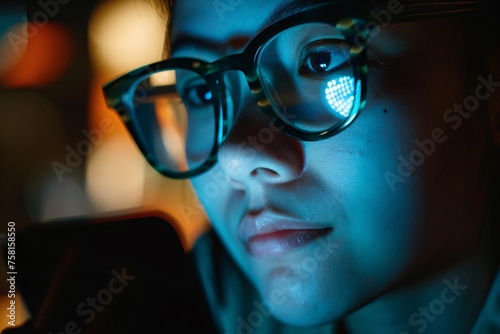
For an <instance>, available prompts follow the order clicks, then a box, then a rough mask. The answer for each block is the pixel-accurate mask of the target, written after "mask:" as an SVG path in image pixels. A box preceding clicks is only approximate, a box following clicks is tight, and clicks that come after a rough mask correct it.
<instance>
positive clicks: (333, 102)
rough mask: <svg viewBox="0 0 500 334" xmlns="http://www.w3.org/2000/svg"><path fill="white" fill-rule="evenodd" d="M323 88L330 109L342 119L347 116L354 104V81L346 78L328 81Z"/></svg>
mask: <svg viewBox="0 0 500 334" xmlns="http://www.w3.org/2000/svg"><path fill="white" fill-rule="evenodd" d="M327 86H328V87H327V88H325V95H326V100H327V101H328V104H329V105H330V107H331V108H332V109H333V110H334V111H335V112H337V113H338V114H340V115H341V116H343V117H347V116H349V112H350V111H351V110H352V106H353V104H354V79H353V78H351V77H348V76H344V77H341V78H340V79H333V80H330V81H329V82H328V84H327Z"/></svg>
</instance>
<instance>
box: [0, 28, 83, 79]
mask: <svg viewBox="0 0 500 334" xmlns="http://www.w3.org/2000/svg"><path fill="white" fill-rule="evenodd" d="M9 33H10V34H9V36H10V43H11V46H12V50H11V54H12V55H13V56H17V57H18V59H17V60H16V61H15V62H14V63H13V65H12V66H11V68H10V69H8V70H6V71H5V72H4V74H3V75H2V76H1V77H0V84H1V85H3V86H7V87H36V86H45V85H49V84H51V83H53V82H55V81H56V80H57V79H59V78H60V77H61V76H62V75H63V74H64V72H65V71H66V70H67V69H68V67H69V65H70V63H71V59H72V56H73V54H74V51H75V41H74V37H73V35H72V34H71V33H70V32H69V31H68V29H67V28H66V27H64V26H62V25H59V24H54V23H48V24H45V25H43V26H37V25H35V24H32V23H29V24H28V25H27V26H25V25H19V26H16V27H14V28H12V29H11V30H10V32H9ZM22 46H25V49H24V48H23V50H24V52H22V53H21V52H16V50H17V49H21V47H22Z"/></svg>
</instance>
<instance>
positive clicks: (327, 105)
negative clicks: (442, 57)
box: [103, 1, 477, 179]
mask: <svg viewBox="0 0 500 334" xmlns="http://www.w3.org/2000/svg"><path fill="white" fill-rule="evenodd" d="M476 7H477V1H459V2H457V1H455V2H444V3H443V2H439V3H419V4H408V5H405V6H404V7H403V11H402V12H401V13H398V14H395V15H393V16H392V17H391V20H390V22H402V21H411V20H420V19H426V18H437V17H443V16H447V15H452V14H457V13H463V12H469V11H472V10H475V9H476ZM373 13H374V8H373V7H372V6H369V5H366V4H365V5H359V4H358V5H355V6H354V5H350V4H335V5H332V4H329V5H322V6H318V7H315V8H312V9H309V10H307V11H303V12H301V13H298V14H295V15H291V16H289V17H287V18H285V19H283V20H281V21H279V22H277V23H275V24H272V25H271V26H269V27H268V28H266V29H264V30H263V31H262V32H260V33H259V34H258V35H257V36H256V37H255V38H254V39H253V40H251V41H250V42H249V43H248V45H247V47H246V48H245V49H244V51H243V52H241V53H239V54H234V55H229V56H226V57H224V58H221V59H219V60H217V61H214V62H211V63H209V62H206V61H203V60H200V59H194V58H172V59H168V60H165V61H161V62H157V63H154V64H151V65H148V66H144V67H141V68H139V69H136V70H134V71H132V72H130V73H127V74H125V75H123V76H121V77H119V78H117V79H115V80H113V81H112V82H110V83H108V84H106V85H105V86H104V88H103V90H104V95H105V97H106V102H107V104H108V106H109V107H110V108H113V109H115V110H116V111H117V112H118V114H119V115H120V117H121V119H122V120H123V122H124V123H125V125H126V126H127V128H128V130H129V132H130V133H131V134H132V136H133V138H134V140H135V141H136V143H137V145H138V146H139V148H140V149H141V151H142V153H143V154H144V156H145V157H146V159H147V161H148V162H149V163H150V164H151V165H152V166H153V167H154V168H155V169H156V170H157V171H158V172H159V173H161V174H163V175H165V176H167V177H170V178H176V179H182V178H189V177H193V176H196V175H199V174H201V173H203V172H204V171H206V170H208V169H210V168H211V167H212V166H213V165H214V164H215V163H216V162H217V152H218V149H219V147H220V145H221V144H222V143H223V141H224V139H225V137H226V136H227V134H228V132H229V131H230V129H231V126H232V123H233V120H234V118H235V117H236V114H237V111H238V110H237V109H238V108H239V106H238V104H239V100H240V98H241V96H240V94H241V88H242V87H241V80H236V79H235V77H234V75H231V74H230V73H231V72H230V71H240V72H242V73H243V74H244V76H245V78H246V81H247V84H248V87H249V88H250V92H251V96H252V97H253V98H254V100H255V101H256V103H257V105H258V107H259V108H260V110H261V111H262V112H263V113H264V114H266V115H267V116H268V117H269V118H270V120H272V122H273V125H274V126H275V127H276V128H278V129H282V130H283V131H284V132H285V133H286V134H287V135H289V136H292V137H294V138H297V139H299V140H303V141H317V140H322V139H325V138H329V137H331V136H334V135H336V134H338V133H339V132H341V131H342V130H344V129H345V128H347V127H348V126H349V125H350V124H351V123H352V122H353V120H354V119H355V118H356V116H357V115H358V114H359V112H360V110H362V108H363V107H364V105H365V103H366V99H365V97H366V81H367V80H366V79H367V64H366V44H367V39H368V37H369V35H370V31H371V30H370V23H372V24H371V28H373V27H374V25H373V22H375V19H374V16H373ZM233 73H234V72H233ZM245 85H246V84H245Z"/></svg>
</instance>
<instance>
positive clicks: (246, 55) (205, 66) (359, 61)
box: [103, 1, 478, 179]
mask: <svg viewBox="0 0 500 334" xmlns="http://www.w3.org/2000/svg"><path fill="white" fill-rule="evenodd" d="M477 7H478V2H477V1H462V2H456V1H455V2H450V1H448V2H439V3H411V4H407V5H404V6H403V11H402V12H401V13H399V14H395V15H393V16H392V17H391V20H390V23H395V22H408V21H414V20H423V19H431V18H441V17H446V16H450V15H456V14H459V13H464V12H470V11H474V10H476V9H477ZM373 12H376V8H374V7H373V6H371V5H368V4H366V3H365V4H356V5H352V4H327V5H320V6H317V7H314V8H312V9H309V10H306V11H303V12H300V13H297V14H294V15H291V16H289V17H287V18H285V19H283V20H280V21H278V22H276V23H274V24H272V25H270V26H269V27H267V28H265V29H264V30H262V31H261V32H260V33H259V34H257V36H256V37H254V38H253V39H252V40H251V41H250V42H249V44H248V45H247V47H246V48H245V49H244V50H243V52H241V53H239V54H233V55H229V56H225V57H223V58H221V59H219V60H216V61H214V62H211V63H209V62H205V61H203V60H200V59H195V58H171V59H167V60H163V61H160V62H156V63H153V64H150V65H146V66H143V67H140V68H138V69H136V70H134V71H131V72H129V73H126V74H124V75H122V76H120V77H118V78H117V79H114V80H113V81H111V82H109V83H107V84H106V85H104V87H103V93H104V96H105V100H106V103H107V105H108V106H109V107H110V108H113V109H115V110H116V112H117V113H118V115H119V116H120V117H121V119H122V121H123V122H124V124H125V126H126V127H127V129H128V131H129V132H130V134H131V135H132V137H133V138H134V140H135V141H136V143H137V145H138V147H139V148H140V150H141V152H142V153H143V155H144V156H145V158H146V160H147V161H148V162H149V163H150V164H151V165H152V166H153V168H155V170H157V171H158V172H159V173H161V174H162V175H165V176H167V177H170V178H174V179H184V178H190V177H193V176H196V175H199V174H201V173H203V172H205V171H206V170H208V169H210V168H211V167H212V166H213V165H214V164H215V163H216V162H217V152H218V149H219V147H220V145H221V144H222V142H223V140H224V138H225V136H226V135H227V134H228V132H229V130H230V124H228V110H227V108H226V105H225V96H224V94H225V89H224V83H223V80H222V75H223V74H224V73H225V72H227V71H241V72H243V74H244V75H245V77H246V79H247V82H248V85H249V88H250V91H251V94H252V96H253V98H254V99H255V101H256V103H257V105H258V106H259V108H260V109H261V110H262V112H264V113H265V114H266V115H267V116H268V117H270V118H274V119H276V122H275V125H276V126H277V127H279V128H283V131H284V132H285V133H286V134H288V135H290V136H292V137H294V138H296V139H299V140H303V141H317V140H322V139H326V138H329V137H332V136H334V135H336V134H338V133H339V132H341V131H342V130H344V129H345V128H347V127H348V126H349V125H350V124H351V123H352V122H353V121H354V119H355V118H356V116H357V115H358V114H359V112H360V111H361V110H362V109H363V107H364V105H365V104H366V82H367V65H366V44H367V39H368V37H369V33H370V31H369V30H367V29H366V23H368V22H375V18H374V17H373V16H372V13H373ZM307 23H326V24H329V25H331V26H333V27H335V28H336V29H337V30H338V31H339V32H341V33H342V35H343V36H344V38H345V40H343V42H345V43H347V44H348V45H349V46H350V51H351V61H352V64H353V69H354V76H355V85H357V84H358V82H359V83H360V89H361V91H360V103H359V106H358V107H357V108H356V110H353V111H352V112H351V114H350V115H349V116H348V117H346V119H344V120H343V121H342V122H341V123H339V124H337V125H335V126H334V127H332V128H330V129H327V130H324V131H320V132H307V131H302V130H299V129H297V128H295V127H294V126H292V125H291V124H290V123H287V122H286V120H283V119H282V117H281V115H280V114H279V113H276V112H275V111H274V109H273V107H272V105H271V103H270V101H269V99H268V98H267V96H266V95H265V93H264V89H263V87H262V85H261V83H260V80H259V77H258V74H257V60H258V57H259V52H260V50H261V49H262V47H263V46H264V45H266V43H267V42H268V41H270V40H271V39H272V38H274V37H275V36H276V35H277V34H279V33H280V32H282V31H284V30H287V29H290V28H293V27H295V26H299V25H302V24H307ZM174 69H175V70H182V69H185V70H190V71H194V72H196V73H198V74H199V75H200V76H202V77H203V78H204V79H205V80H206V82H207V84H208V86H209V88H210V90H211V92H212V98H213V101H214V102H213V104H214V113H215V119H216V120H218V121H217V122H216V124H215V125H216V126H215V132H216V135H215V138H216V140H215V142H214V144H213V147H212V149H211V152H210V155H209V157H208V159H207V160H206V161H205V162H204V163H203V164H202V165H200V166H199V167H198V168H195V169H193V170H189V171H185V172H173V171H171V170H169V169H167V168H165V167H164V166H163V165H162V164H161V163H160V162H159V161H158V159H157V158H156V157H155V155H154V154H152V153H151V152H150V149H149V148H148V145H147V144H146V140H145V139H144V138H143V136H142V134H141V130H140V127H139V126H138V125H137V119H136V116H135V108H134V91H135V88H136V87H137V85H138V84H139V83H140V82H142V81H144V80H145V79H146V78H148V77H149V76H151V75H152V74H154V73H158V72H161V71H166V70H174Z"/></svg>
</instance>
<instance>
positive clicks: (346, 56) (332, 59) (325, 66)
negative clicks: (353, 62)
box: [300, 41, 350, 74]
mask: <svg viewBox="0 0 500 334" xmlns="http://www.w3.org/2000/svg"><path fill="white" fill-rule="evenodd" d="M349 60H350V49H349V46H348V45H347V44H345V43H339V42H332V41H320V42H315V43H312V44H310V45H308V46H307V47H306V48H305V50H304V51H303V55H302V62H301V63H302V64H301V67H300V72H301V73H302V74H322V73H330V72H331V71H333V70H335V69H336V68H338V67H340V66H342V65H344V64H345V63H347V62H349Z"/></svg>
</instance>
